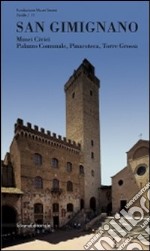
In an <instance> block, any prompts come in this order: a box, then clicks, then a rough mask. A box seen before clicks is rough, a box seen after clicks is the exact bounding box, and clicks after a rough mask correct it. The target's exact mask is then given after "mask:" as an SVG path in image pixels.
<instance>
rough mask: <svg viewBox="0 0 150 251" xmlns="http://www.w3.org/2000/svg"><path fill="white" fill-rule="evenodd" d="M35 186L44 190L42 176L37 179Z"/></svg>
mask: <svg viewBox="0 0 150 251" xmlns="http://www.w3.org/2000/svg"><path fill="white" fill-rule="evenodd" d="M34 186H35V188H43V180H42V178H41V177H40V176H37V177H35V179H34Z"/></svg>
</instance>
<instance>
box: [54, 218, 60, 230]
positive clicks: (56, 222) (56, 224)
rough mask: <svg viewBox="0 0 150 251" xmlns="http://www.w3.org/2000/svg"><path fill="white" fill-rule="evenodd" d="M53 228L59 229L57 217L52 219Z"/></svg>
mask: <svg viewBox="0 0 150 251" xmlns="http://www.w3.org/2000/svg"><path fill="white" fill-rule="evenodd" d="M53 227H54V228H55V229H57V228H59V216H54V217H53Z"/></svg>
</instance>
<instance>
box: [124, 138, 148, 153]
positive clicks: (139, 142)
mask: <svg viewBox="0 0 150 251" xmlns="http://www.w3.org/2000/svg"><path fill="white" fill-rule="evenodd" d="M144 142H145V143H149V140H144V139H140V140H138V141H137V142H136V143H135V144H134V145H133V146H132V147H131V148H130V149H129V150H128V151H127V152H126V153H128V152H130V151H131V150H133V149H134V148H136V147H137V146H138V145H140V144H141V143H144Z"/></svg>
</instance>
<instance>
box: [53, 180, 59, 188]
mask: <svg viewBox="0 0 150 251" xmlns="http://www.w3.org/2000/svg"><path fill="white" fill-rule="evenodd" d="M53 188H54V189H57V188H59V180H57V179H53Z"/></svg>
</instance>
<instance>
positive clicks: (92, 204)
mask: <svg viewBox="0 0 150 251" xmlns="http://www.w3.org/2000/svg"><path fill="white" fill-rule="evenodd" d="M90 208H91V209H92V210H93V211H94V212H95V211H96V199H95V197H92V198H91V199H90Z"/></svg>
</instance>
